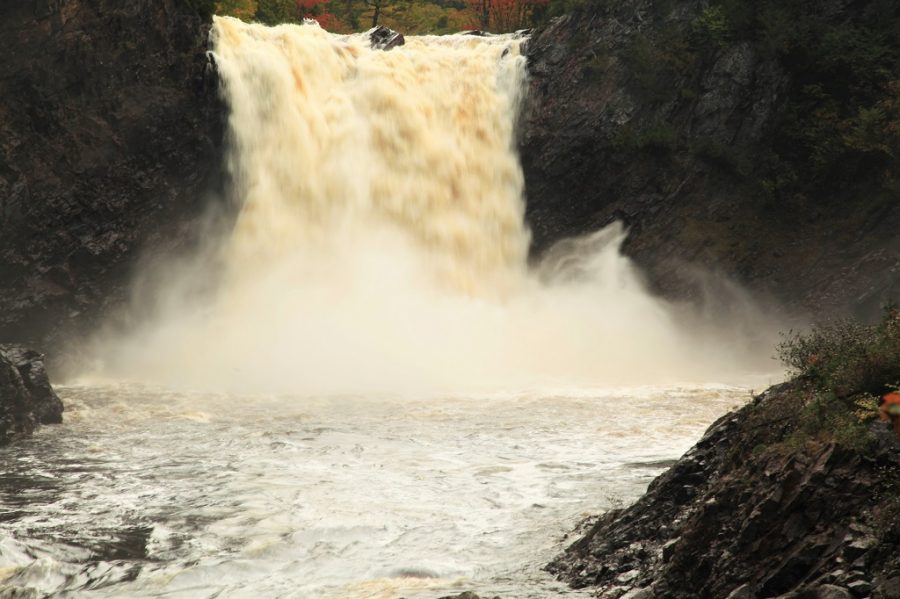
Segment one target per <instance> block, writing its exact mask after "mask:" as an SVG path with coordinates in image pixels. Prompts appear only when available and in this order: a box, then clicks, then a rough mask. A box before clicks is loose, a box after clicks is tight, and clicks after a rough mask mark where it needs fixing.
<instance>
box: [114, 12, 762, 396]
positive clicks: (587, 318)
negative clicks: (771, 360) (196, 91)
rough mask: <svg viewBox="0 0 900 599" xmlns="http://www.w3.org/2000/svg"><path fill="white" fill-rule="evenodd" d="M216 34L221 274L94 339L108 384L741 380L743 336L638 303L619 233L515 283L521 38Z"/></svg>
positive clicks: (520, 256) (377, 387)
mask: <svg viewBox="0 0 900 599" xmlns="http://www.w3.org/2000/svg"><path fill="white" fill-rule="evenodd" d="M213 40H214V52H213V55H214V57H215V60H216V64H217V65H218V68H219V72H220V74H221V78H222V81H223V89H224V95H225V97H226V99H227V102H228V105H229V106H230V109H231V114H230V119H229V125H230V142H231V154H230V158H229V164H230V170H231V172H232V173H233V176H234V181H235V195H236V197H237V198H238V199H239V201H240V214H239V217H238V219H237V223H236V225H235V227H234V230H233V231H231V233H230V235H229V236H228V238H227V239H226V240H224V241H221V242H220V243H221V249H220V250H218V251H220V252H221V256H222V262H223V263H224V265H225V266H224V269H223V270H224V273H223V274H222V275H221V279H220V280H219V281H218V282H217V285H218V287H217V290H216V292H215V294H214V297H213V298H211V299H210V298H208V297H207V298H205V299H204V300H202V301H199V302H198V301H196V300H194V299H186V298H185V297H183V296H182V295H179V293H178V290H179V289H182V288H183V287H184V286H185V285H184V284H183V283H179V281H178V277H170V280H169V281H167V283H166V285H165V286H164V287H163V292H162V293H161V294H160V297H161V298H163V299H162V300H161V301H160V305H161V306H163V307H162V308H161V309H160V310H159V311H158V312H157V314H156V316H155V317H154V318H151V319H149V321H148V324H147V326H146V327H144V329H143V330H142V331H139V332H138V333H131V334H129V335H128V336H127V337H126V339H125V341H124V342H121V341H110V340H109V339H103V341H102V343H101V346H102V347H103V348H104V349H105V350H106V354H107V359H106V362H107V363H108V371H110V372H113V373H114V374H115V375H116V376H117V378H121V377H123V376H124V377H126V378H130V379H137V380H142V381H155V382H161V383H163V384H166V385H168V386H178V387H180V388H194V389H202V390H227V391H242V392H246V391H251V392H259V391H264V392H291V393H300V394H311V393H312V394H322V393H324V394H332V395H333V394H344V393H364V394H377V393H388V394H397V393H414V394H415V393H427V392H437V393H445V392H459V391H470V390H477V391H494V390H500V391H508V390H510V389H536V388H548V387H549V388H556V387H558V386H560V385H563V386H566V387H578V388H583V387H585V386H595V387H596V386H603V387H608V386H611V385H622V384H632V385H633V384H650V383H664V382H668V383H671V382H674V381H685V380H693V381H709V380H723V377H733V375H734V367H735V365H738V364H739V365H740V367H741V368H744V367H746V365H747V360H748V357H749V353H748V352H747V351H746V348H745V347H744V346H743V345H742V342H743V340H738V339H737V338H736V337H734V336H731V337H730V338H727V341H725V342H723V337H721V336H716V335H712V334H708V333H709V331H704V330H703V329H704V323H702V322H700V321H694V322H688V321H689V320H690V318H691V317H690V315H688V314H685V313H683V312H681V311H679V310H678V309H676V308H675V307H673V306H671V305H669V304H667V303H665V302H663V301H661V300H658V299H656V298H653V297H651V296H650V295H649V294H648V293H647V292H646V291H645V290H644V287H643V285H642V284H641V281H640V277H639V276H638V274H637V273H636V272H635V271H634V269H633V267H632V266H631V264H630V263H629V261H628V260H627V259H625V258H624V257H622V256H621V255H620V254H619V252H618V249H619V245H620V244H621V242H622V240H623V238H624V233H623V231H622V230H621V228H620V227H618V225H615V226H613V227H611V228H610V229H608V230H606V231H604V232H601V233H598V234H597V235H594V236H593V237H590V238H588V239H585V240H580V241H579V242H578V243H570V244H569V245H568V246H566V247H567V248H568V250H569V251H568V252H566V251H558V252H556V253H554V254H552V256H553V258H552V264H548V263H545V264H544V265H542V266H541V268H540V269H539V272H530V271H529V269H528V267H527V252H528V232H527V230H526V228H525V225H524V222H523V214H524V209H523V208H524V206H523V176H522V171H521V168H520V166H519V163H518V160H517V156H516V152H515V121H516V116H517V113H518V109H519V103H520V95H521V93H522V90H523V89H524V85H523V81H524V79H525V59H524V58H523V57H522V56H521V53H520V47H521V44H522V40H521V39H516V38H515V37H510V36H498V37H476V36H468V35H455V36H444V37H420V38H416V37H412V38H409V40H408V42H407V44H406V45H405V46H402V47H398V48H394V49H392V50H390V51H380V50H374V49H371V48H370V47H369V39H368V37H367V36H366V35H352V36H337V35H332V34H329V33H327V32H325V31H323V30H322V29H320V28H319V27H318V26H317V25H315V24H308V25H305V26H302V27H297V26H280V27H274V28H269V27H264V26H261V25H248V24H245V23H242V22H240V21H237V20H235V19H229V18H224V19H218V20H217V21H216V25H215V28H214V32H213ZM186 270H187V272H188V273H190V277H191V278H195V277H198V276H199V277H204V276H208V273H202V272H200V271H199V269H198V268H196V267H195V268H190V269H186ZM182 278H184V277H182ZM110 348H114V349H113V350H112V351H110Z"/></svg>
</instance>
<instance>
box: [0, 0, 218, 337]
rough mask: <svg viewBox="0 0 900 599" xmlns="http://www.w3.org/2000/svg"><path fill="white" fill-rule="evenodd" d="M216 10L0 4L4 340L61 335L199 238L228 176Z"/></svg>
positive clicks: (80, 0) (91, 0) (35, 0)
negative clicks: (215, 54)
mask: <svg viewBox="0 0 900 599" xmlns="http://www.w3.org/2000/svg"><path fill="white" fill-rule="evenodd" d="M209 25H210V24H209V20H208V18H203V17H200V16H198V15H197V14H196V13H195V12H193V11H192V10H191V9H190V8H188V7H186V6H184V5H182V3H181V2H176V1H175V0H134V1H129V2H119V1H116V0H24V1H16V2H3V3H0V53H2V55H3V57H4V58H3V61H0V280H2V281H3V285H2V286H0V306H3V310H0V339H3V340H5V341H28V342H31V343H35V342H38V341H39V345H41V346H42V347H50V344H51V343H53V340H56V339H59V338H60V337H61V336H62V335H63V334H64V333H65V331H67V330H70V331H81V332H83V331H85V330H87V329H89V328H90V327H91V325H92V323H93V319H94V317H95V316H96V315H97V314H99V313H100V312H102V311H103V310H104V308H105V307H108V306H110V305H113V304H115V303H116V302H118V301H120V300H121V299H122V298H123V297H124V295H125V285H126V283H127V280H128V276H129V274H130V269H131V268H132V266H133V265H134V263H135V260H136V259H137V258H138V256H139V253H140V252H141V251H142V250H143V249H146V248H155V249H157V250H173V249H177V248H183V247H184V246H186V245H189V244H190V243H191V239H192V236H194V235H196V233H195V232H193V231H192V227H191V218H192V216H194V215H196V214H198V213H199V212H200V211H201V210H203V209H204V206H205V203H206V201H207V197H208V195H209V192H210V190H214V189H215V188H216V186H217V181H218V180H219V173H218V170H219V168H220V166H219V165H220V162H221V159H220V154H221V152H220V145H221V137H222V130H223V126H222V120H221V119H222V109H221V107H220V105H219V101H218V96H217V81H216V78H215V73H214V69H213V68H212V66H211V65H210V64H209V62H208V60H207V58H206V45H207V35H208V30H209Z"/></svg>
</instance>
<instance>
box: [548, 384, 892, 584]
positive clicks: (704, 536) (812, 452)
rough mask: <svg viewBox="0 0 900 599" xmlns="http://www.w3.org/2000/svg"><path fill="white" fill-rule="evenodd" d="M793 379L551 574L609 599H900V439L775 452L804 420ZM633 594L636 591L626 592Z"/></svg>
mask: <svg viewBox="0 0 900 599" xmlns="http://www.w3.org/2000/svg"><path fill="white" fill-rule="evenodd" d="M792 412H796V399H795V397H794V396H792V394H791V387H790V385H781V386H778V387H774V388H772V389H770V390H769V391H767V392H766V393H765V394H763V395H762V396H760V397H758V398H757V399H756V400H755V401H754V403H753V404H752V405H748V406H746V407H745V408H743V409H741V410H739V411H737V412H735V413H732V414H729V415H726V416H725V417H723V418H721V419H720V420H719V421H717V422H716V423H715V424H713V426H712V427H710V429H709V430H708V431H707V433H706V435H705V436H704V437H703V438H702V439H701V440H700V441H699V442H698V443H697V445H696V446H695V447H694V448H693V449H691V450H690V451H689V452H688V453H687V454H685V456H684V457H683V458H682V459H681V460H679V461H678V462H677V463H676V464H675V465H674V466H673V467H672V468H670V469H669V470H668V471H667V472H665V473H664V474H662V475H661V476H660V477H659V478H657V479H656V480H654V481H653V483H651V485H650V487H649V489H648V491H647V493H646V495H644V496H643V497H642V498H641V499H640V500H639V501H638V502H637V503H635V504H634V505H633V506H631V507H629V508H627V509H624V510H614V511H611V512H609V513H607V514H605V515H604V516H602V517H601V518H600V519H599V521H597V522H596V524H594V525H593V527H592V528H591V529H590V531H589V532H588V533H587V534H586V535H585V536H584V537H583V538H582V539H580V540H579V541H578V542H576V543H575V544H573V545H572V546H571V547H569V549H568V550H567V551H566V553H565V554H564V555H562V556H561V557H559V558H558V559H557V560H556V561H555V562H553V563H552V564H551V565H550V566H549V569H550V571H552V572H555V573H556V574H558V575H559V577H560V578H561V579H563V580H565V581H567V582H569V583H570V584H572V585H573V586H575V587H587V586H590V587H596V588H597V589H598V591H599V592H600V596H602V597H622V596H628V597H632V596H638V594H640V593H643V594H642V595H640V596H642V597H643V596H646V597H667V598H673V599H678V598H685V599H687V598H710V599H713V598H724V597H730V598H731V599H756V598H762V597H781V596H784V597H788V596H790V597H797V598H800V597H809V598H813V597H865V596H876V597H892V596H896V595H894V594H892V593H894V592H895V591H893V590H892V589H893V588H894V587H893V586H891V585H894V584H895V582H894V581H895V579H896V577H898V576H900V538H897V535H896V532H897V529H896V523H894V522H893V521H892V516H890V514H894V513H900V512H897V511H896V510H897V506H900V444H897V443H895V442H894V441H893V436H892V435H891V434H890V431H888V429H887V428H886V427H885V426H883V424H882V423H878V424H877V428H876V429H875V430H876V432H877V435H878V437H877V438H878V443H879V448H878V449H877V451H876V452H875V454H874V456H870V457H866V458H863V457H861V455H860V454H859V453H858V452H854V451H849V450H845V449H842V448H841V447H839V446H836V445H835V444H833V443H824V442H818V441H815V442H810V443H808V444H806V445H805V446H803V447H800V448H793V447H791V448H781V449H779V448H770V446H772V444H773V442H776V441H778V440H783V439H784V438H785V436H786V435H787V434H788V433H789V432H790V431H791V429H792V427H793V426H795V425H796V419H795V418H791V417H790V416H789V415H790V414H791V413H792ZM627 593H632V594H627Z"/></svg>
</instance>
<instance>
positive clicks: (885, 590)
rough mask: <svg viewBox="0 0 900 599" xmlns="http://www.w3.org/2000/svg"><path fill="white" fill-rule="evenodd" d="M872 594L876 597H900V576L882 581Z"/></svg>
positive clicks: (882, 598) (892, 598) (876, 598)
mask: <svg viewBox="0 0 900 599" xmlns="http://www.w3.org/2000/svg"><path fill="white" fill-rule="evenodd" d="M872 596H873V597H875V599H900V576H893V577H891V578H887V579H885V580H882V581H880V582H879V583H878V584H877V586H876V587H875V591H874V593H873V595H872Z"/></svg>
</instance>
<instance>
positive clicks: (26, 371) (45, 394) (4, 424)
mask: <svg viewBox="0 0 900 599" xmlns="http://www.w3.org/2000/svg"><path fill="white" fill-rule="evenodd" d="M62 412H63V404H62V401H60V399H59V397H58V396H57V395H56V393H55V392H54V391H53V387H52V386H51V385H50V380H49V379H48V378H47V372H46V370H45V369H44V356H43V355H42V354H39V353H38V352H36V351H33V350H30V349H25V348H24V347H20V346H17V345H0V445H6V444H8V443H9V442H10V441H12V440H14V439H16V438H18V437H23V436H27V435H30V434H31V433H32V432H34V429H35V428H36V427H37V426H38V425H40V424H57V423H60V422H62Z"/></svg>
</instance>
